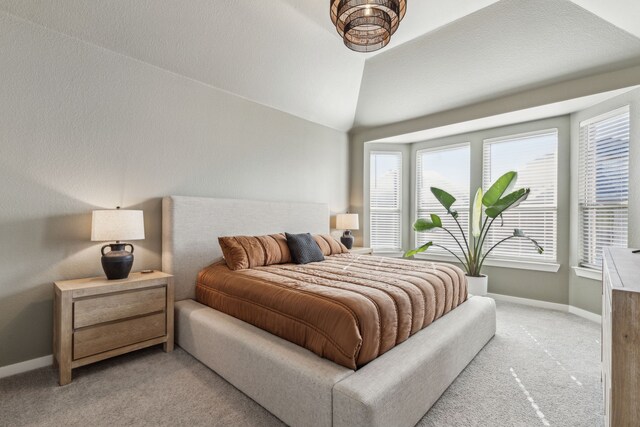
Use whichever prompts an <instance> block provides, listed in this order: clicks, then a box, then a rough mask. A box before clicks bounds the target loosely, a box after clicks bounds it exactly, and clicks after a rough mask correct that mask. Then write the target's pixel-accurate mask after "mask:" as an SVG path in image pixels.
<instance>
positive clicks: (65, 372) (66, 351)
mask: <svg viewBox="0 0 640 427" xmlns="http://www.w3.org/2000/svg"><path fill="white" fill-rule="evenodd" d="M72 304H73V302H72V299H71V294H70V293H68V292H62V293H60V294H57V293H56V311H58V313H59V317H58V316H57V317H58V319H59V321H58V322H57V328H56V329H57V331H56V334H57V335H56V336H57V341H58V348H57V350H56V356H55V358H56V360H57V364H58V372H59V376H60V377H59V379H58V383H59V384H60V385H67V384H69V383H70V382H71V360H72V354H71V352H72V345H71V342H72V337H73V330H72V327H73V326H72V325H73V323H72V313H73V312H72Z"/></svg>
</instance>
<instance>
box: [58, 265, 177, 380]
mask: <svg viewBox="0 0 640 427" xmlns="http://www.w3.org/2000/svg"><path fill="white" fill-rule="evenodd" d="M54 290H55V295H54V303H53V354H54V363H55V364H56V365H57V367H58V371H59V375H60V378H59V383H60V385H65V384H69V383H70V382H71V370H72V369H75V368H78V367H80V366H84V365H88V364H90V363H94V362H97V361H100V360H104V359H107V358H109V357H113V356H117V355H120V354H124V353H128V352H130V351H134V350H139V349H141V348H145V347H150V346H152V345H156V344H163V347H164V351H166V352H169V351H172V350H173V276H171V275H170V274H166V273H163V272H160V271H154V272H152V273H145V274H143V273H131V274H130V275H129V277H128V278H127V279H123V280H107V279H106V278H105V277H94V278H90V279H78V280H66V281H62V282H55V283H54Z"/></svg>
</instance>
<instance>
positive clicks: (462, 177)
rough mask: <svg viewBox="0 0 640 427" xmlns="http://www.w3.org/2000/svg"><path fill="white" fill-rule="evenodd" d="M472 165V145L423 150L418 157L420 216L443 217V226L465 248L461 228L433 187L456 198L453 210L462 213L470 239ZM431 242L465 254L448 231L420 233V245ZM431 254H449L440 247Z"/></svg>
mask: <svg viewBox="0 0 640 427" xmlns="http://www.w3.org/2000/svg"><path fill="white" fill-rule="evenodd" d="M470 166H471V165H470V148H469V144H468V143H467V144H463V145H457V146H449V147H443V148H438V149H434V150H421V151H418V153H417V157H416V191H417V200H416V206H417V212H416V213H417V216H418V218H429V215H430V214H432V213H435V214H437V215H438V216H440V218H442V223H443V225H444V226H445V227H447V229H448V230H450V231H452V233H453V234H454V235H455V236H456V238H457V239H458V241H459V242H460V244H461V245H462V246H463V247H464V240H463V237H462V234H461V232H460V229H459V228H458V225H457V224H456V223H455V221H454V219H453V218H451V216H450V215H448V214H447V211H446V210H445V209H444V208H443V207H442V205H441V204H440V202H438V200H437V199H436V198H435V197H434V196H433V194H432V193H431V187H438V188H440V189H442V190H445V191H446V192H448V193H450V194H451V195H452V196H453V197H455V198H456V202H455V204H454V205H453V208H454V209H455V210H457V211H458V221H459V222H460V225H461V227H462V229H463V230H464V232H465V234H466V235H467V236H468V234H469V233H468V231H469V185H470V184H469V179H470V169H471V168H470ZM428 241H433V242H434V243H435V244H439V245H443V246H445V247H446V248H447V249H449V250H451V251H453V252H455V253H456V254H462V252H461V250H460V247H459V246H458V244H457V243H456V242H455V240H454V239H453V237H451V236H450V235H449V234H448V233H447V232H445V231H444V230H441V229H436V230H433V231H429V232H426V233H416V243H417V245H424V244H425V243H427V242H428ZM429 252H431V253H437V254H448V252H446V251H445V250H444V249H441V248H438V247H434V248H431V249H429Z"/></svg>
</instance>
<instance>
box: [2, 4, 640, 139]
mask: <svg viewBox="0 0 640 427" xmlns="http://www.w3.org/2000/svg"><path fill="white" fill-rule="evenodd" d="M576 4H579V5H580V6H581V7H578V6H577V5H576ZM583 8H584V9H583ZM0 10H4V11H6V12H8V13H11V14H13V15H16V16H19V17H22V18H24V19H27V20H30V21H32V22H34V23H36V24H39V25H42V26H45V27H47V28H50V29H52V30H54V31H58V32H61V33H65V34H67V35H70V36H72V37H76V38H79V39H82V40H84V41H86V42H89V43H92V44H95V45H97V46H100V47H103V48H106V49H109V50H112V51H115V52H118V53H121V54H124V55H127V56H130V57H132V58H135V59H137V60H140V61H144V62H146V63H149V64H152V65H154V66H157V67H161V68H164V69H166V70H168V71H171V72H174V73H177V74H180V75H184V76H186V77H189V78H192V79H195V80H198V81H200V82H202V83H204V84H207V85H209V86H212V87H215V88H218V89H221V90H224V91H227V92H231V93H234V94H236V95H238V96H241V97H244V98H247V99H250V100H252V101H254V102H257V103H260V104H264V105H267V106H270V107H273V108H276V109H279V110H281V111H285V112H287V113H290V114H293V115H296V116H298V117H302V118H304V119H307V120H310V121H313V122H316V123H320V124H323V125H326V126H329V127H332V128H335V129H339V130H349V129H351V128H352V127H353V126H354V125H355V126H378V125H382V124H385V123H390V122H395V121H398V120H405V119H410V118H414V117H419V116H422V115H425V114H430V113H433V112H438V111H443V110H446V109H449V108H454V107H457V106H461V105H466V104H469V103H473V102H477V101H479V100H483V99H486V98H487V97H493V96H499V95H504V94H505V93H509V92H512V91H516V90H519V89H524V88H530V87H534V86H536V85H541V84H546V83H549V82H551V81H557V80H561V79H564V78H568V77H576V76H579V75H583V74H588V73H591V72H594V71H596V70H598V69H600V68H602V67H612V66H613V67H615V66H622V65H625V64H627V63H631V62H633V61H640V40H639V39H637V38H636V37H633V36H632V35H631V34H633V35H635V36H638V37H640V1H638V0H606V1H604V0H574V2H571V1H569V0H535V1H532V0H501V1H496V0H409V1H408V10H407V15H406V17H405V19H404V20H403V22H402V23H401V25H400V28H399V29H398V31H397V33H396V34H395V35H394V36H393V38H392V41H391V43H390V45H389V46H388V47H387V48H385V49H383V50H381V51H379V52H378V53H377V54H365V55H363V54H359V53H355V52H351V51H349V50H348V49H347V48H346V47H344V45H342V42H341V40H340V38H339V36H338V34H337V33H336V31H335V28H333V27H332V25H331V21H330V18H329V4H328V2H327V1H326V0H269V1H264V0H263V1H259V0H189V1H184V0H163V1H159V0H100V1H96V0H47V1H41V0H0ZM596 15H598V16H600V17H601V18H600V17H598V16H596ZM616 26H617V27H616ZM618 27H620V28H622V29H624V31H623V30H622V29H620V28H618ZM625 31H626V32H625Z"/></svg>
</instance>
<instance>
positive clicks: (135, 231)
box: [91, 209, 144, 242]
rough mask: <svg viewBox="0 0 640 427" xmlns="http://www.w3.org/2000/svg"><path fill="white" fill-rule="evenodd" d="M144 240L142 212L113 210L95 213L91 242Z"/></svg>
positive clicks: (92, 222)
mask: <svg viewBox="0 0 640 427" xmlns="http://www.w3.org/2000/svg"><path fill="white" fill-rule="evenodd" d="M142 239H144V217H143V214H142V211H133V210H122V209H111V210H100V211H93V216H92V220H91V240H93V241H95V242H111V241H124V240H142Z"/></svg>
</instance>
